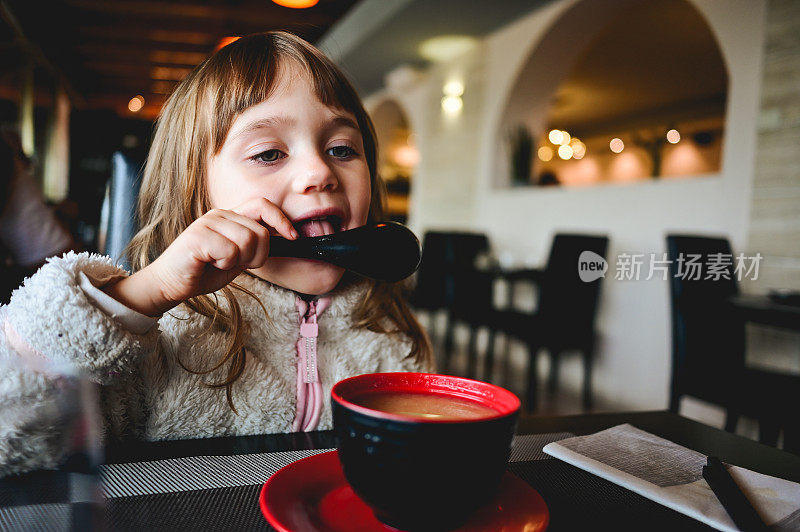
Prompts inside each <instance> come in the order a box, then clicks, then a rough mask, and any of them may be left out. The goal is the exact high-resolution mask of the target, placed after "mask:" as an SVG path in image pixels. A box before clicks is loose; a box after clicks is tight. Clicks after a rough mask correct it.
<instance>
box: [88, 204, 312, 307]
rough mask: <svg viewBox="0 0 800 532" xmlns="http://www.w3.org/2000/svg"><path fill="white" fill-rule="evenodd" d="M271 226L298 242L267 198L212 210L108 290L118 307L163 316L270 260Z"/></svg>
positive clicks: (283, 215)
mask: <svg viewBox="0 0 800 532" xmlns="http://www.w3.org/2000/svg"><path fill="white" fill-rule="evenodd" d="M269 227H271V228H274V229H275V230H276V231H277V232H278V233H279V234H280V235H281V236H283V237H285V238H288V239H290V240H294V239H296V238H297V236H298V235H297V232H296V231H295V229H294V227H293V226H292V222H291V221H289V219H288V218H287V217H286V215H285V214H284V213H283V211H281V210H280V209H279V208H278V207H277V206H276V205H274V204H273V203H271V202H269V201H268V200H266V199H264V198H258V199H255V200H251V201H248V202H246V203H243V204H242V205H239V206H238V207H236V208H234V209H233V210H223V209H212V210H210V211H208V212H207V213H206V214H204V215H203V216H201V217H200V218H198V219H197V220H195V221H194V222H193V223H192V224H191V225H190V226H189V227H187V228H186V230H185V231H184V232H183V233H181V234H180V235H179V236H178V238H176V239H175V241H173V242H172V244H170V246H169V247H168V248H167V249H166V250H164V252H163V253H162V254H161V256H160V257H158V259H156V260H155V261H153V263H152V264H150V265H149V266H147V267H146V268H144V269H142V270H140V271H138V272H136V273H135V274H133V275H131V276H130V277H126V278H125V279H123V280H121V281H119V282H118V283H115V284H113V285H110V286H107V287H104V288H103V290H104V291H105V292H106V293H108V294H109V295H110V296H111V297H113V298H115V299H116V300H117V301H119V302H120V303H122V304H124V305H126V306H128V307H129V308H132V309H134V310H136V311H138V312H141V313H142V314H146V315H148V316H159V315H161V314H163V313H164V312H166V311H167V310H169V309H171V308H173V307H175V306H177V305H179V304H180V303H182V302H183V301H185V300H187V299H189V298H190V297H194V296H198V295H200V294H208V293H210V292H215V291H217V290H219V289H220V288H222V287H224V286H226V285H227V284H228V283H230V282H231V281H232V280H233V279H235V278H236V277H237V276H238V275H239V274H240V273H242V272H243V271H244V270H246V269H252V268H260V267H261V266H263V265H264V263H265V262H266V260H267V257H268V256H269V229H268V228H269Z"/></svg>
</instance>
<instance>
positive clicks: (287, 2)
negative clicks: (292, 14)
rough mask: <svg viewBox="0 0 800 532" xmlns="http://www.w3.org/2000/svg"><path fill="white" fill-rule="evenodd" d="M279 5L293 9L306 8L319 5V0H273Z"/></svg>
mask: <svg viewBox="0 0 800 532" xmlns="http://www.w3.org/2000/svg"><path fill="white" fill-rule="evenodd" d="M272 1H273V2H275V3H276V4H278V5H279V6H283V7H291V8H293V9H305V8H307V7H313V6H315V5H317V2H319V0H272Z"/></svg>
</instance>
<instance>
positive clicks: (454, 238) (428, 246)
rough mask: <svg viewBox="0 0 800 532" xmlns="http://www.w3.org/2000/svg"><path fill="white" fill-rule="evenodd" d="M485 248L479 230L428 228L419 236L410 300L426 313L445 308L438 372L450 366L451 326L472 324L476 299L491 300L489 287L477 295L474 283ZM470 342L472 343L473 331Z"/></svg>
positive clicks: (446, 369)
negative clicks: (417, 263) (419, 256)
mask: <svg viewBox="0 0 800 532" xmlns="http://www.w3.org/2000/svg"><path fill="white" fill-rule="evenodd" d="M488 249H489V239H488V238H487V237H486V235H484V234H480V233H467V232H438V231H430V232H428V233H426V234H425V237H424V239H423V246H422V262H421V263H420V268H419V272H418V274H417V285H416V288H415V291H414V296H413V298H412V303H413V305H414V307H415V308H417V309H424V310H427V311H430V312H435V311H438V310H442V309H445V310H446V311H447V325H446V328H445V339H444V353H443V355H444V357H443V358H444V360H443V367H442V371H445V372H447V371H449V369H450V368H449V366H450V358H451V353H452V350H453V335H454V328H455V325H456V324H457V323H458V322H465V323H467V324H471V323H473V316H474V314H475V313H474V312H473V310H474V309H478V308H480V305H479V304H478V302H477V301H478V299H480V300H481V301H482V302H484V301H485V302H486V304H490V302H491V293H490V290H491V287H489V291H487V290H483V292H482V293H480V294H479V293H478V292H479V289H478V287H477V285H476V284H475V283H476V278H477V277H479V276H480V274H479V272H477V270H476V269H475V261H476V259H477V257H478V256H479V255H480V254H482V253H485V252H487V251H488ZM484 308H486V307H484ZM431 323H433V320H431ZM470 345H474V334H473V335H472V336H471V340H470Z"/></svg>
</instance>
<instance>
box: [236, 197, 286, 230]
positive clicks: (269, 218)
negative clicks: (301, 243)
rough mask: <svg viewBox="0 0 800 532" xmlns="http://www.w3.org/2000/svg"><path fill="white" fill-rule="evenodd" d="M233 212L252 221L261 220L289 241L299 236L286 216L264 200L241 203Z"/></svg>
mask: <svg viewBox="0 0 800 532" xmlns="http://www.w3.org/2000/svg"><path fill="white" fill-rule="evenodd" d="M233 212H236V213H238V214H242V215H244V216H247V217H249V218H252V219H254V220H261V221H263V222H264V223H265V224H267V225H268V226H269V227H272V228H274V229H275V230H276V231H277V232H278V234H280V235H281V236H282V237H284V238H288V239H289V240H295V239H296V238H298V237H299V236H300V235H298V234H297V231H296V230H295V228H294V226H293V225H292V222H291V221H290V220H289V218H287V217H286V214H284V212H283V211H282V210H280V209H279V208H278V206H277V205H275V204H274V203H272V202H271V201H269V200H268V199H266V198H257V199H254V200H251V201H248V202H245V203H242V204H241V205H239V206H238V207H236V208H235V209H233Z"/></svg>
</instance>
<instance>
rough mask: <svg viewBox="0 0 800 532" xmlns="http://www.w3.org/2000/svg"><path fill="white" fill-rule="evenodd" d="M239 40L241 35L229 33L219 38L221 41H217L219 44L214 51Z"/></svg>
mask: <svg viewBox="0 0 800 532" xmlns="http://www.w3.org/2000/svg"><path fill="white" fill-rule="evenodd" d="M238 40H239V37H238V36H236V35H229V36H227V37H223V38H221V39H220V40H219V42H217V45H216V46H215V47H214V51H215V52H218V51H220V50H221V49H222V48H225V47H226V46H228V45H229V44H230V43H232V42H236V41H238Z"/></svg>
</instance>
